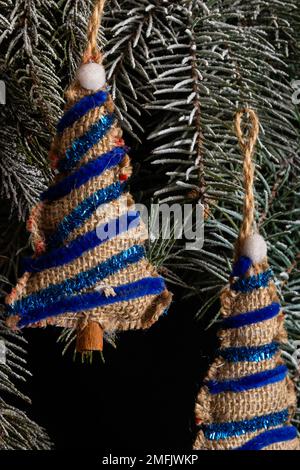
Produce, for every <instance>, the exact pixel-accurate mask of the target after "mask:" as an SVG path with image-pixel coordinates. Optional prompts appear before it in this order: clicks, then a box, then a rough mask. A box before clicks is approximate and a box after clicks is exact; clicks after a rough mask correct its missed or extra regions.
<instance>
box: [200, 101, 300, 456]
mask: <svg viewBox="0 0 300 470" xmlns="http://www.w3.org/2000/svg"><path fill="white" fill-rule="evenodd" d="M246 116H248V118H249V119H250V130H249V132H248V134H247V135H246V134H245V135H244V134H243V132H242V129H241V120H242V118H243V117H246ZM235 127H236V133H237V137H238V140H239V143H240V147H241V150H242V153H243V156H244V186H245V199H244V213H243V222H242V226H241V229H240V234H239V238H238V241H237V244H236V248H235V262H234V266H233V271H232V274H231V277H230V280H229V285H228V286H227V287H226V288H225V289H224V290H223V292H222V294H221V307H222V310H221V313H222V316H223V319H222V326H221V330H220V332H219V337H220V347H219V349H218V351H217V357H216V359H215V360H214V362H213V364H212V366H211V367H210V370H209V372H208V376H207V378H206V380H205V382H204V385H203V387H202V388H201V390H200V393H199V395H198V397H197V403H196V410H195V412H196V423H197V425H198V426H199V432H198V435H197V438H196V441H195V444H194V448H195V449H201V450H261V449H263V450H296V449H297V450H299V440H298V438H297V431H296V429H295V427H293V426H292V425H291V424H290V422H291V417H292V415H293V412H294V409H295V406H296V396H295V391H294V386H293V383H292V382H291V380H290V379H289V377H288V370H287V367H286V365H285V364H284V361H283V360H282V358H281V355H280V349H279V347H280V342H282V341H283V340H284V339H285V338H286V333H285V330H284V324H283V320H284V316H283V312H282V310H281V306H280V304H279V299H278V296H277V294H276V287H275V284H274V280H273V273H272V270H271V269H270V267H269V265H268V262H267V257H266V255H267V248H266V243H265V241H264V240H263V238H262V237H261V236H260V235H259V234H258V233H257V231H256V230H255V229H254V197H253V177H254V166H253V164H252V161H251V159H252V154H253V151H254V146H255V143H256V140H257V137H258V132H259V123H258V119H257V116H256V114H255V112H254V111H252V110H250V109H246V110H243V111H240V112H238V113H237V115H236V120H235Z"/></svg>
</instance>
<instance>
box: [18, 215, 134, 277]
mask: <svg viewBox="0 0 300 470" xmlns="http://www.w3.org/2000/svg"><path fill="white" fill-rule="evenodd" d="M139 223H140V220H139V213H138V212H137V211H128V212H126V213H125V214H123V215H121V216H120V217H119V218H117V219H113V220H111V221H109V222H106V223H105V224H102V225H99V226H98V227H97V228H96V229H95V230H92V231H90V232H87V233H85V234H84V235H80V236H79V237H77V238H75V240H73V241H71V242H70V243H69V244H68V245H66V246H62V247H60V248H57V249H55V250H50V251H48V252H46V253H45V254H43V255H41V256H39V257H37V258H24V259H23V260H22V274H23V273H24V272H26V271H27V272H35V273H36V272H40V271H43V270H44V269H51V268H54V267H57V266H62V265H64V264H67V263H71V262H72V261H74V260H75V259H76V258H79V257H80V256H82V254H83V253H85V252H86V251H88V250H92V249H93V248H95V247H96V246H99V245H101V244H102V243H104V242H106V241H107V240H111V239H112V238H114V237H116V236H118V235H119V234H121V233H123V232H126V231H128V230H132V229H133V228H136V227H138V225H139ZM129 236H130V233H129Z"/></svg>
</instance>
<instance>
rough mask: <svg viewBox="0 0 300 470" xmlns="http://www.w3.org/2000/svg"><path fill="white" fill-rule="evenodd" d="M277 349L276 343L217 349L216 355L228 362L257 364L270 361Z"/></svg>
mask: <svg viewBox="0 0 300 470" xmlns="http://www.w3.org/2000/svg"><path fill="white" fill-rule="evenodd" d="M278 349H279V345H278V343H275V342H274V343H270V344H264V345H263V346H257V347H246V346H245V347H243V346H242V347H237V348H224V349H219V351H218V355H220V356H221V357H223V358H224V359H226V361H228V362H240V361H248V362H259V361H265V360H267V359H271V358H272V357H273V356H274V355H275V354H276V352H277V351H278Z"/></svg>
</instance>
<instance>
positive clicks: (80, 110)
mask: <svg viewBox="0 0 300 470" xmlns="http://www.w3.org/2000/svg"><path fill="white" fill-rule="evenodd" d="M107 97H108V93H107V91H104V90H100V91H97V93H94V94H93V95H88V96H84V97H83V98H82V99H81V100H80V101H78V102H77V103H75V104H74V106H72V108H70V109H69V110H68V111H67V112H66V113H65V114H64V115H63V117H62V118H61V119H60V121H59V122H58V124H57V132H58V133H62V132H63V131H64V130H65V129H66V128H67V127H70V126H72V125H73V124H74V122H76V121H77V120H78V119H80V118H82V117H83V116H84V115H85V114H86V113H88V112H89V111H90V110H91V109H94V108H97V107H99V106H101V105H103V104H104V103H105V101H106V100H107Z"/></svg>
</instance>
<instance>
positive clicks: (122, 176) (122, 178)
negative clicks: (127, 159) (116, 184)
mask: <svg viewBox="0 0 300 470" xmlns="http://www.w3.org/2000/svg"><path fill="white" fill-rule="evenodd" d="M127 179H128V175H125V174H124V173H120V174H119V180H120V181H126V180H127Z"/></svg>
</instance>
